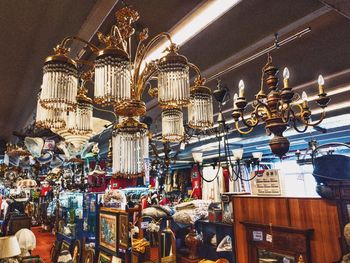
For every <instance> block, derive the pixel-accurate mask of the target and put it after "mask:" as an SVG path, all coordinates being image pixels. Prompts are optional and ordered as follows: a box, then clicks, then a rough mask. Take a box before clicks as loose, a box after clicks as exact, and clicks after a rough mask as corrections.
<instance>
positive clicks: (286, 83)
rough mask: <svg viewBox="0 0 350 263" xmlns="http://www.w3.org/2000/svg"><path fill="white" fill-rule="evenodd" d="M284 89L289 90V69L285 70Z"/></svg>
mask: <svg viewBox="0 0 350 263" xmlns="http://www.w3.org/2000/svg"><path fill="white" fill-rule="evenodd" d="M283 88H289V70H288V68H287V67H285V68H284V70H283Z"/></svg>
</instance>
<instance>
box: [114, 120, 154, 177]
mask: <svg viewBox="0 0 350 263" xmlns="http://www.w3.org/2000/svg"><path fill="white" fill-rule="evenodd" d="M112 151H113V169H112V170H113V174H114V175H116V176H118V177H125V178H135V177H141V176H144V173H145V169H144V159H145V158H148V130H147V126H146V125H145V124H143V123H141V122H139V121H138V120H137V119H135V118H131V117H128V118H125V119H124V120H122V121H121V123H120V124H118V125H117V129H116V134H115V136H113V137H112Z"/></svg>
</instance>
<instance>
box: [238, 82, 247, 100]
mask: <svg viewBox="0 0 350 263" xmlns="http://www.w3.org/2000/svg"><path fill="white" fill-rule="evenodd" d="M244 88H245V86H244V82H243V80H240V81H239V83H238V89H239V97H240V98H244Z"/></svg>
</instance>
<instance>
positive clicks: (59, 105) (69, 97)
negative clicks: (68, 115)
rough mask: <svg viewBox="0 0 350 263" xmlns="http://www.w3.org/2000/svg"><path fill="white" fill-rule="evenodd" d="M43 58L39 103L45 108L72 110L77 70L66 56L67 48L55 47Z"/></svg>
mask: <svg viewBox="0 0 350 263" xmlns="http://www.w3.org/2000/svg"><path fill="white" fill-rule="evenodd" d="M54 50H55V54H54V55H52V56H49V57H47V58H46V60H45V64H44V68H43V72H44V74H43V84H42V91H41V95H40V103H41V105H42V106H43V107H44V108H45V109H54V110H56V111H73V110H74V107H75V104H76V95H77V89H78V70H77V66H76V63H75V62H74V60H72V59H70V58H68V57H67V53H68V51H69V49H67V48H62V47H56V48H55V49H54Z"/></svg>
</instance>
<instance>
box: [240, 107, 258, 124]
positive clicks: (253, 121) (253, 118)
mask: <svg viewBox="0 0 350 263" xmlns="http://www.w3.org/2000/svg"><path fill="white" fill-rule="evenodd" d="M258 108H259V107H258V106H257V107H256V108H255V109H254V111H253V112H251V113H250V115H251V117H250V118H249V119H248V120H246V119H245V118H244V114H243V112H242V115H241V119H242V122H243V124H244V125H245V126H246V127H247V128H254V127H255V126H256V125H258V123H259V118H258V117H257V116H258V115H257V113H256V112H257V109H258ZM250 120H251V121H250ZM249 122H250V123H249Z"/></svg>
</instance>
